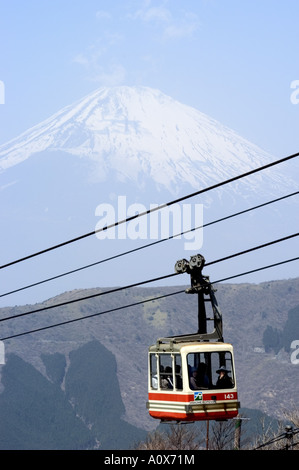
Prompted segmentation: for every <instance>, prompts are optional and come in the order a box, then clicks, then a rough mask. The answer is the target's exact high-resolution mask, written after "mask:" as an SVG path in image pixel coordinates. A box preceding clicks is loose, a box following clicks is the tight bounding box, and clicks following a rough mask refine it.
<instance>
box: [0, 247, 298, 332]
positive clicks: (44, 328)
mask: <svg viewBox="0 0 299 470" xmlns="http://www.w3.org/2000/svg"><path fill="white" fill-rule="evenodd" d="M298 260H299V256H297V257H295V258H291V259H287V260H284V261H279V262H277V263H273V264H270V265H267V266H262V267H260V268H256V269H252V270H250V271H246V272H243V273H239V274H235V275H232V276H229V277H226V278H223V279H219V280H217V281H213V282H212V283H211V284H219V283H220V282H224V281H229V280H231V279H235V278H237V277H241V276H246V275H247V274H252V273H255V272H258V271H261V270H264V269H269V268H272V267H276V266H280V265H282V264H286V263H290V262H293V261H298ZM184 292H185V290H180V291H176V292H171V293H169V294H163V295H160V296H158V297H154V298H151V299H145V300H142V301H139V302H135V303H132V304H129V305H122V306H121V307H116V308H113V309H110V310H106V311H104V312H97V313H93V314H91V315H86V316H85V317H80V318H73V319H72V320H66V321H64V322H60V323H55V324H53V325H48V326H44V327H40V328H36V329H34V330H30V331H25V332H23V333H17V334H14V335H11V336H6V337H3V338H0V341H5V340H9V339H13V338H17V337H20V336H25V335H28V334H31V333H37V332H40V331H43V330H48V329H50V328H55V327H58V326H63V325H67V324H69V323H74V322H78V321H81V320H86V319H89V318H93V317H97V316H100V315H104V314H107V313H113V312H116V311H118V310H123V309H125V308H129V307H134V306H137V305H141V304H144V303H147V302H153V301H155V300H160V299H163V298H166V297H170V296H173V295H178V294H182V293H184ZM28 313H34V312H28ZM21 315H22V314H21ZM16 317H17V316H15V317H11V318H16ZM11 318H2V319H1V320H0V321H5V320H9V319H11Z"/></svg>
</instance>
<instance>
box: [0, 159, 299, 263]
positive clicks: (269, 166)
mask: <svg viewBox="0 0 299 470" xmlns="http://www.w3.org/2000/svg"><path fill="white" fill-rule="evenodd" d="M298 156H299V152H298V153H295V154H293V155H289V156H287V157H284V158H281V159H279V160H276V161H274V162H271V163H268V164H266V165H263V166H261V167H258V168H255V169H253V170H250V171H247V172H245V173H243V174H241V175H238V176H234V177H232V178H229V179H227V180H225V181H221V182H219V183H216V184H213V185H211V186H209V187H207V188H203V189H201V190H199V191H195V192H193V193H191V194H188V195H186V196H182V197H179V198H177V199H174V200H173V201H170V202H167V203H165V204H162V205H160V206H156V207H153V208H151V209H148V210H146V211H144V212H140V213H138V214H135V215H133V216H131V217H128V218H126V219H123V220H120V221H117V222H115V223H113V224H110V225H107V226H105V227H102V228H100V229H97V230H93V231H92V232H89V233H85V234H83V235H80V236H78V237H75V238H72V239H70V240H67V241H65V242H62V243H59V244H57V245H53V246H50V247H48V248H46V249H44V250H41V251H38V252H36V253H32V254H31V255H27V256H24V257H23V258H19V259H17V260H14V261H11V262H9V263H6V264H3V265H2V266H0V269H4V268H7V267H8V266H12V265H13V264H16V263H20V262H22V261H25V260H28V259H30V258H33V257H35V256H39V255H41V254H44V253H47V252H49V251H52V250H55V249H58V248H61V247H63V246H65V245H68V244H70V243H74V242H76V241H79V240H82V239H84V238H87V237H90V236H92V235H95V234H96V233H99V232H103V231H106V230H108V229H110V228H112V227H117V226H118V225H121V224H123V223H126V222H129V221H131V220H134V219H136V218H138V217H142V216H144V215H147V214H150V213H151V212H154V211H158V210H161V209H164V208H165V207H169V206H171V205H173V204H177V203H179V202H182V201H184V200H186V199H189V198H192V197H194V196H198V195H199V194H203V193H206V192H208V191H211V190H212V189H216V188H219V187H221V186H224V185H226V184H228V183H232V182H234V181H237V180H239V179H241V178H244V177H246V176H250V175H252V174H254V173H257V172H259V171H263V170H265V169H267V168H271V167H273V166H275V165H278V164H281V163H283V162H286V161H288V160H291V159H293V158H296V157H298Z"/></svg>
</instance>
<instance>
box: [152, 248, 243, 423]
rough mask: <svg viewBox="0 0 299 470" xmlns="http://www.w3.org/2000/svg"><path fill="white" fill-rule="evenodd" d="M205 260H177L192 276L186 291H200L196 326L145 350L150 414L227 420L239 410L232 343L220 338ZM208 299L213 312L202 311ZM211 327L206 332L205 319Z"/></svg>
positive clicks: (175, 418)
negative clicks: (212, 323)
mask: <svg viewBox="0 0 299 470" xmlns="http://www.w3.org/2000/svg"><path fill="white" fill-rule="evenodd" d="M204 263H205V260H204V258H203V256H202V255H199V254H198V255H196V256H192V257H191V258H190V262H188V261H187V260H185V259H183V260H180V261H178V262H177V263H176V265H175V270H176V272H177V273H185V272H187V273H188V274H190V276H191V287H190V288H188V289H186V293H188V294H189V293H190V294H197V295H198V331H197V333H194V334H187V335H182V336H172V337H167V338H159V339H158V340H157V341H156V343H155V344H153V345H152V346H150V347H149V351H148V402H147V408H148V411H149V414H150V416H152V417H153V418H156V419H160V420H161V421H162V422H165V421H172V422H173V421H177V422H182V421H203V420H227V419H232V418H234V417H236V416H237V415H238V409H239V407H240V403H239V402H238V392H237V383H236V375H235V367H234V353H233V346H232V345H231V344H229V343H225V342H224V341H223V329H222V315H221V312H220V310H219V308H218V304H217V300H216V297H215V294H214V289H213V286H212V285H211V283H210V281H209V278H208V277H207V276H203V275H202V269H203V266H204ZM207 301H208V302H210V303H211V306H212V311H213V318H211V319H209V318H207V317H206V308H205V302H207ZM208 320H213V322H214V330H213V331H212V332H211V333H208V332H207V321H208Z"/></svg>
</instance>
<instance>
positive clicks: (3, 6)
mask: <svg viewBox="0 0 299 470" xmlns="http://www.w3.org/2000/svg"><path fill="white" fill-rule="evenodd" d="M298 19H299V2H298V0H242V1H240V0H152V1H151V0H128V1H123V0H26V1H23V0H9V1H8V0H0V81H1V82H2V83H4V85H5V103H4V104H1V105H0V144H1V143H4V142H6V141H7V140H9V139H10V138H13V137H16V136H17V135H18V134H19V133H20V132H22V131H24V130H26V129H27V128H29V127H31V126H33V125H35V124H38V123H39V122H40V121H42V120H43V119H46V118H47V117H49V116H50V115H51V114H53V113H55V112H56V111H58V110H59V109H61V108H62V107H63V106H65V105H67V104H70V103H72V102H74V101H76V100H78V99H80V98H81V97H83V96H84V95H86V94H88V93H89V92H91V91H93V90H95V89H96V88H98V87H100V86H102V85H104V86H113V85H122V84H126V85H135V84H138V85H146V86H150V87H153V88H158V89H160V90H161V91H162V92H164V93H166V94H167V95H170V96H171V97H173V98H175V99H177V100H178V101H181V102H182V103H185V104H188V105H191V106H194V107H195V108H197V109H198V110H200V111H202V112H204V113H206V114H208V115H210V116H212V117H213V118H215V119H217V120H219V121H220V122H222V123H223V124H225V125H227V126H229V127H231V128H233V129H235V130H236V131H237V132H238V133H239V134H240V135H242V136H243V137H246V138H248V139H249V140H250V141H252V142H254V143H256V144H257V145H259V146H261V147H262V148H263V149H265V150H267V151H269V152H270V153H272V154H273V155H274V156H278V157H283V156H285V155H288V154H290V153H295V152H297V151H298V148H299V145H298V144H299V137H298V135H299V132H298V127H299V126H298V124H299V104H298V105H295V104H292V103H291V100H290V96H291V93H292V89H291V87H290V86H291V82H292V81H294V80H299V51H298V49H299V32H298V30H299V28H298Z"/></svg>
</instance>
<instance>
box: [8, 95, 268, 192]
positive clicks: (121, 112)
mask: <svg viewBox="0 0 299 470" xmlns="http://www.w3.org/2000/svg"><path fill="white" fill-rule="evenodd" d="M46 150H48V151H58V150H59V151H64V152H67V153H69V154H72V155H76V156H78V157H81V158H85V159H90V160H92V162H93V163H96V168H97V170H96V172H97V175H96V176H97V178H98V179H99V180H102V181H105V180H106V179H107V177H108V174H110V172H114V173H115V174H116V175H117V179H118V180H120V181H124V182H125V181H135V182H140V181H142V180H143V179H144V178H150V179H151V180H153V181H154V182H155V184H157V185H158V186H164V187H166V188H167V189H169V190H171V189H173V188H174V187H175V186H178V185H180V184H188V185H189V186H191V187H194V188H197V189H198V188H199V187H202V186H204V185H206V184H210V183H211V181H214V180H215V178H216V180H219V179H225V178H229V177H231V176H232V175H237V174H240V173H242V172H244V171H247V170H249V169H251V168H255V167H257V166H260V165H262V164H264V163H267V162H269V161H271V160H272V158H271V156H270V155H269V154H267V153H266V152H264V151H262V150H261V149H259V148H258V147H257V146H255V145H253V144H251V143H250V142H248V141H247V140H245V139H243V138H242V137H240V136H238V135H237V134H236V133H235V132H234V131H232V130H231V129H228V128H227V127H225V126H223V125H222V124H220V123H219V122H217V121H215V120H214V119H212V118H210V117H208V116H207V115H205V114H203V113H201V112H199V111H197V110H196V109H194V108H192V107H190V106H186V105H184V104H181V103H179V102H177V101H175V100H174V99H172V98H170V97H168V96H166V95H165V94H163V93H161V92H160V91H158V90H154V89H151V88H147V87H128V86H121V87H115V88H100V89H98V90H96V91H95V92H93V93H91V94H89V95H88V96H86V97H84V98H83V99H81V100H80V101H78V102H76V103H74V104H72V105H70V106H67V107H65V108H63V109H62V110H61V111H59V112H57V113H56V114H54V115H53V116H51V117H50V118H49V119H47V120H45V121H43V122H42V123H40V124H38V125H36V126H35V127H33V128H31V129H29V130H28V131H26V132H24V133H23V134H21V135H20V136H19V137H17V138H16V139H13V140H11V141H10V142H8V143H6V144H4V145H2V146H1V147H0V171H1V170H2V171H4V170H6V169H7V168H9V167H11V166H14V165H16V164H18V163H20V162H22V161H24V160H26V159H27V158H29V157H30V156H31V155H33V154H36V153H40V152H44V151H46Z"/></svg>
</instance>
